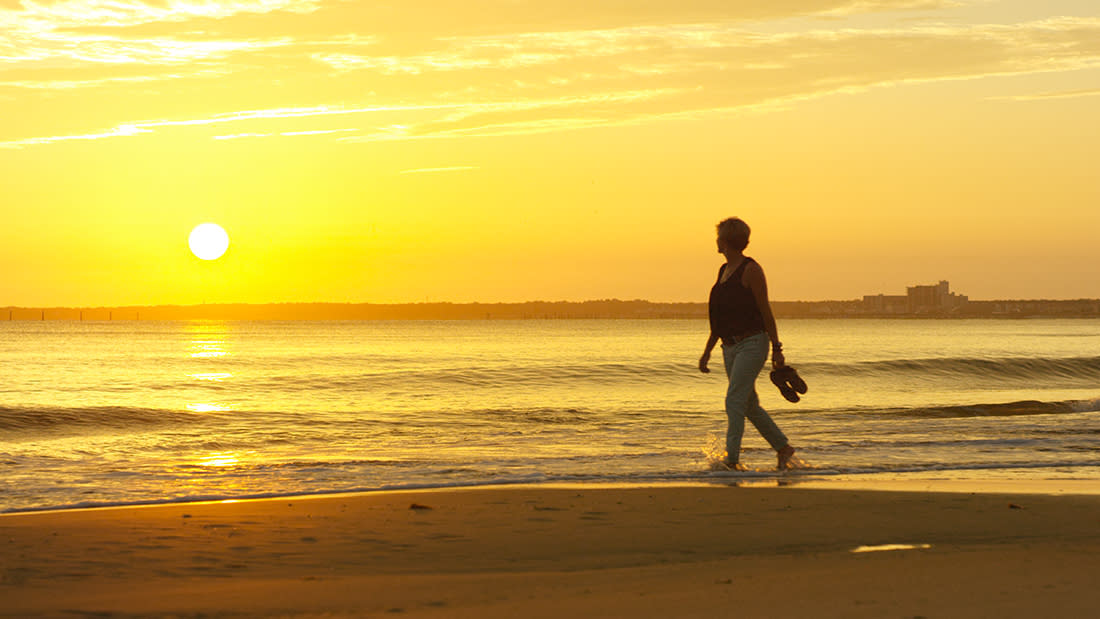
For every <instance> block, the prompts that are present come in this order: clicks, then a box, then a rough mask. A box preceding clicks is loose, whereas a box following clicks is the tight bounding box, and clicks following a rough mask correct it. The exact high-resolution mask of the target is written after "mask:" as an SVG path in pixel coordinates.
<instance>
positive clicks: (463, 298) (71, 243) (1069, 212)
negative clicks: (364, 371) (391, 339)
mask: <svg viewBox="0 0 1100 619" xmlns="http://www.w3.org/2000/svg"><path fill="white" fill-rule="evenodd" d="M1097 161H1100V5H1098V4H1097V3H1096V2H1095V0H1045V1H1044V2H1035V1H1033V0H1004V1H998V0H772V1H769V2H747V1H743V2H731V1H729V0H677V1H676V2H670V1H655V0H633V1H632V2H622V1H619V0H617V1H610V0H556V1H554V2H546V1H542V0H538V1H535V0H532V1H525V0H463V1H462V2H458V1H441V0H400V1H396V0H390V1H386V2H375V1H371V0H363V1H345V0H299V1H293V0H233V1H227V2H205V1H202V0H189V1H187V2H183V1H177V0H158V1H153V0H146V1H142V0H112V1H105V0H60V1H52V2H51V1H49V0H42V1H32V0H0V170H2V172H0V209H2V211H0V212H2V218H0V222H2V226H0V265H3V266H0V305H17V306H54V305H66V306H108V305H111V306H117V305H156V304H194V303H203V302H208V303H213V302H243V303H266V302H306V301H331V302H367V303H407V302H423V301H431V302H439V301H451V302H473V301H481V302H517V301H530V300H550V301H556V300H573V301H580V300H588V299H609V298H620V299H649V300H653V301H665V302H670V301H671V302H676V301H705V299H706V296H707V292H708V290H709V287H710V285H711V284H712V283H713V279H714V277H715V274H716V273H717V269H718V266H719V264H720V263H721V260H722V257H721V256H720V255H718V254H717V253H716V250H715V243H714V236H715V230H714V227H715V224H716V223H717V222H718V221H720V220H721V219H723V218H726V217H730V216H738V217H741V218H743V219H744V220H745V221H747V222H748V223H749V225H750V226H751V227H752V229H753V233H752V237H751V242H750V245H749V248H748V250H747V252H746V253H747V254H749V255H751V256H753V257H754V258H756V259H757V260H758V261H759V262H760V263H761V264H762V265H763V266H764V269H765V272H766V274H767V277H768V281H769V286H770V291H771V296H772V298H773V299H776V300H824V299H850V298H858V297H861V296H862V295H865V294H877V293H886V294H904V292H905V287H906V286H911V285H917V284H932V283H935V282H937V281H939V280H949V281H950V282H951V287H952V290H953V291H956V292H959V293H961V294H966V295H969V296H970V298H972V299H1008V298H1026V299H1034V298H1049V299H1072V298H1097V297H1100V243H1097V242H1096V240H1095V237H1096V234H1097V231H1098V230H1100V175H1098V173H1097V170H1098V169H1100V168H1098V167H1097V163H1096V162H1097ZM204 222H215V223H218V224H220V225H221V226H222V227H224V228H225V230H226V231H227V232H228V234H229V237H230V247H229V251H228V252H227V253H226V254H225V255H224V256H223V257H222V258H219V259H218V260H214V261H203V260H200V259H198V258H196V257H195V256H194V255H192V254H191V252H190V250H189V248H188V243H187V240H188V235H189V233H190V231H191V229H192V228H194V227H195V226H196V225H198V224H200V223H204Z"/></svg>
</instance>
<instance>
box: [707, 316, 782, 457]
mask: <svg viewBox="0 0 1100 619" xmlns="http://www.w3.org/2000/svg"><path fill="white" fill-rule="evenodd" d="M768 343H769V340H768V334H767V333H758V334H756V335H753V336H751V337H747V338H745V339H743V340H741V341H740V342H737V343H736V344H733V345H732V346H727V345H726V344H722V359H723V361H725V364H726V376H728V377H729V381H730V382H729V388H728V389H727V390H726V416H727V417H729V428H727V429H726V458H727V462H728V463H729V464H736V463H737V462H738V460H739V459H740V456H741V437H742V436H744V434H745V417H748V418H749V421H751V422H752V425H754V426H756V429H757V431H758V432H760V434H761V436H763V437H764V439H765V440H766V441H768V444H769V445H771V446H772V448H773V449H775V450H776V451H779V450H780V449H782V448H784V447H786V446H787V437H786V435H784V434H783V432H782V431H781V430H780V429H779V427H778V426H776V425H775V422H774V421H772V418H771V417H770V416H768V413H767V411H765V410H764V409H763V408H761V407H760V398H758V397H757V395H756V377H757V376H759V375H760V370H761V369H763V368H764V362H765V361H767V359H768Z"/></svg>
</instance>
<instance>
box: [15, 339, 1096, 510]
mask: <svg viewBox="0 0 1100 619" xmlns="http://www.w3.org/2000/svg"><path fill="white" fill-rule="evenodd" d="M780 330H781V336H782V339H783V341H784V343H785V350H786V352H787V357H788V361H789V362H790V363H791V364H792V365H794V366H795V367H797V368H798V369H799V371H800V373H801V374H802V375H803V377H804V378H805V379H806V380H807V382H808V383H809V385H810V392H809V393H808V394H807V395H806V396H805V398H804V400H803V401H802V402H800V403H798V404H791V403H789V402H787V401H786V400H784V399H782V397H781V396H780V395H779V392H778V391H777V390H776V389H775V388H774V387H773V386H772V385H771V384H770V382H768V381H767V377H766V375H765V376H762V378H761V381H760V382H758V390H759V391H760V394H761V399H762V402H763V404H764V407H765V408H767V409H768V410H769V411H770V412H772V414H773V415H774V417H775V418H776V420H777V422H778V423H779V424H780V426H781V427H782V428H783V429H784V431H785V432H786V433H787V434H788V436H790V437H791V439H792V443H793V444H794V445H795V446H797V447H798V448H799V449H800V455H801V456H802V457H803V458H804V459H805V461H806V462H807V463H808V465H809V467H810V468H808V469H806V470H802V471H798V472H795V473H788V474H786V476H787V477H789V478H804V479H814V480H820V479H842V478H851V477H853V476H865V475H877V476H883V475H885V476H891V475H894V476H906V475H924V476H935V477H938V478H948V479H979V480H980V479H1021V480H1023V479H1028V480H1033V479H1087V480H1096V479H1098V478H1100V321H1096V320H1067V321H1061V320H1031V321H979V320H973V321H932V320H929V321H923V320H896V321H891V320H786V321H782V322H781V324H780ZM705 339H706V323H705V321H701V320H696V321H692V320H669V321H648V320H647V321H633V320H618V321H600V320H592V321H485V322H480V321H474V322H464V321H460V322H293V323H289V322H288V323H277V322H195V323H181V322H165V323H154V322H83V323H81V322H19V321H16V322H0V359H2V360H3V362H2V365H0V510H12V509H28V508H41V507H58V506H78V505H89V504H114V503H136V502H157V501H166V500H188V499H200V498H228V497H244V496H259V495H268V494H293V493H314V492H331V491H348V490H365V489H378V488H393V487H419V486H447V485H474V484H486V483H490V484H491V483H513V482H528V483H531V482H534V483H541V482H561V481H568V482H587V481H593V482H595V481H600V482H637V481H641V482H660V481H684V480H697V481H706V480H711V479H715V480H724V479H726V478H736V477H738V476H746V477H750V478H751V477H754V476H765V477H770V476H773V475H775V474H774V473H773V472H768V471H766V470H765V469H767V468H768V467H774V456H773V455H772V452H771V451H770V450H769V449H768V448H767V445H766V444H765V443H764V441H763V439H761V438H760V436H759V435H758V434H756V433H755V432H754V431H753V430H752V429H751V427H750V428H749V429H748V431H747V432H746V439H745V443H744V447H745V453H744V455H743V456H742V461H743V462H746V463H747V464H749V465H750V466H755V467H758V468H760V469H761V471H760V472H750V473H728V472H716V471H712V470H711V462H712V461H713V460H714V459H715V458H717V457H719V456H720V449H721V447H720V445H721V439H720V437H722V436H723V435H724V431H725V416H724V413H723V412H722V397H723V394H724V389H725V379H724V376H723V375H722V374H721V362H720V355H718V354H717V351H716V355H715V359H714V360H713V361H712V369H713V370H715V371H713V372H712V373H711V374H709V375H703V374H700V373H699V372H698V371H697V370H696V369H695V363H696V360H697V358H698V355H699V353H700V352H701V349H702V345H703V343H704V341H705Z"/></svg>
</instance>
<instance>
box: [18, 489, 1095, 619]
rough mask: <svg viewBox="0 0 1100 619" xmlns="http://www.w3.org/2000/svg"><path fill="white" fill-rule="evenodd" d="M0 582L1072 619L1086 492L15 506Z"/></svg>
mask: <svg viewBox="0 0 1100 619" xmlns="http://www.w3.org/2000/svg"><path fill="white" fill-rule="evenodd" d="M883 545H902V546H905V545H908V546H913V547H912V548H902V549H896V550H876V549H875V548H874V547H875V546H883ZM859 547H872V548H870V549H869V550H870V551H868V552H853V551H854V550H856V549H857V548H859ZM0 600H2V604H0V616H5V617H35V616H50V617H52V616H93V615H94V616H108V617H130V616H146V615H171V616H183V617H188V616H214V617H217V616H235V617H240V616H257V615H258V616H279V617H362V616H395V615H396V616H425V617H489V618H492V617H516V616H525V617H563V616H566V617H569V616H574V617H631V618H636V617H715V616H719V617H721V616H738V617H936V618H938V617H1033V616H1055V615H1057V616H1062V617H1086V616H1095V614H1096V613H1097V612H1098V609H1100V496H1078V495H1063V496H1045V495H1036V494H1007V493H1006V494H968V493H929V492H892V491H889V492H888V491H864V490H839V489H824V490H823V489H805V488H754V487H750V488H737V487H722V486H717V487H661V488H644V487H639V488H591V487H575V488H553V487H515V488H491V489H465V490H439V491H416V492H387V493H372V494H363V495H343V496H331V497H322V498H300V497H295V498H289V499H269V500H255V501H241V502H228V503H226V502H223V503H206V504H183V505H165V506H151V507H127V508H112V509H95V510H73V511H67V512H50V513H32V514H9V515H4V516H0Z"/></svg>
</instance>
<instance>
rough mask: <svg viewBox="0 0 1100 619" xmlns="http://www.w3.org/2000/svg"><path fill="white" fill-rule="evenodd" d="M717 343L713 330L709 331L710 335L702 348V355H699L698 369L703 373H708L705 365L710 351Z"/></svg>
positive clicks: (708, 370) (708, 369)
mask: <svg viewBox="0 0 1100 619" xmlns="http://www.w3.org/2000/svg"><path fill="white" fill-rule="evenodd" d="M717 343H718V336H717V335H715V334H714V332H713V331H711V332H710V337H708V338H707V345H706V348H704V349H703V356H702V357H699V371H700V372H702V373H704V374H709V373H710V368H708V367H707V362H708V361H710V351H712V350H714V345H715V344H717Z"/></svg>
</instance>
